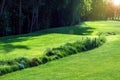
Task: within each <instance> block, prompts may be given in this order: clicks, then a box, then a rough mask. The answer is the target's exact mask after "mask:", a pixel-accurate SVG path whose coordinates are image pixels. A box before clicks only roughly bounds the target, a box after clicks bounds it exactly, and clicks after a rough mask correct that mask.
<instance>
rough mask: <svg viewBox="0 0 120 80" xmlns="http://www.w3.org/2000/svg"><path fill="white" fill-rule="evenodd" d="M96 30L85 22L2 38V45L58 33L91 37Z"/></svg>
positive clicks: (0, 41)
mask: <svg viewBox="0 0 120 80" xmlns="http://www.w3.org/2000/svg"><path fill="white" fill-rule="evenodd" d="M94 29H95V28H91V27H89V26H88V25H86V24H85V23H84V22H82V23H80V24H78V25H74V26H65V27H60V28H52V29H46V30H42V31H38V32H34V33H29V34H23V35H15V36H7V37H0V44H3V45H4V44H6V43H8V44H9V43H13V42H22V41H26V40H30V39H34V37H37V36H44V35H48V34H53V33H58V34H72V35H91V34H92V33H93V31H94Z"/></svg>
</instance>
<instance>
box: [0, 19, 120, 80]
mask: <svg viewBox="0 0 120 80" xmlns="http://www.w3.org/2000/svg"><path fill="white" fill-rule="evenodd" d="M99 32H102V33H104V34H107V35H108V34H109V36H108V37H107V43H106V44H105V45H103V46H101V47H100V48H97V49H94V50H91V51H88V52H83V53H81V54H77V55H73V56H70V57H66V58H63V59H60V60H58V61H53V62H50V63H47V64H45V65H42V66H38V67H34V68H30V69H25V70H23V71H18V72H15V73H11V74H8V75H4V76H1V77H0V80H14V79H17V80H33V79H34V80H119V79H120V75H119V74H120V68H119V66H120V54H119V52H120V46H119V45H120V40H119V39H120V22H116V21H94V22H92V21H91V22H84V23H82V24H80V25H76V26H75V27H65V28H64V27H63V28H56V29H49V30H44V31H42V32H37V33H34V34H32V35H31V34H29V35H25V36H23V37H12V38H11V37H10V38H8V37H6V38H3V39H1V41H0V42H1V43H0V47H1V48H0V49H1V50H0V53H1V54H0V57H2V59H7V57H12V58H15V57H20V56H27V57H31V56H37V55H41V53H42V52H43V51H44V50H45V49H46V48H48V47H57V46H59V45H62V44H64V43H66V42H68V41H69V42H73V41H75V40H78V39H79V38H81V36H86V35H89V36H90V35H91V36H95V35H96V34H98V33H99ZM111 32H113V33H115V34H116V35H110V34H111ZM40 33H42V35H39V34H40ZM43 33H51V34H44V35H43ZM53 33H54V34H53ZM70 34H71V35H70ZM72 34H76V35H72ZM6 42H8V43H6ZM7 45H9V46H8V47H5V46H7ZM11 45H12V47H13V48H11V47H10V46H11ZM16 47H17V48H16ZM7 48H8V50H7ZM9 48H11V49H10V50H9ZM7 51H8V52H7ZM18 52H19V53H18Z"/></svg>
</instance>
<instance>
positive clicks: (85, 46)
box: [46, 36, 106, 60]
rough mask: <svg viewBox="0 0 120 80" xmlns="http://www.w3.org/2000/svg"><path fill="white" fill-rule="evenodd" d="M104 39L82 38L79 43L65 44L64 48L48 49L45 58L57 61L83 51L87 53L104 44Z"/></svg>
mask: <svg viewBox="0 0 120 80" xmlns="http://www.w3.org/2000/svg"><path fill="white" fill-rule="evenodd" d="M105 41H106V38H105V37H104V36H99V37H95V38H83V39H82V40H80V41H76V42H74V43H67V44H65V45H64V46H61V47H58V48H53V49H49V50H47V51H46V56H48V57H49V58H51V59H53V60H54V59H59V58H62V57H64V56H68V55H72V54H76V53H79V52H83V51H88V50H91V49H93V48H96V47H99V46H101V45H102V44H103V43H105Z"/></svg>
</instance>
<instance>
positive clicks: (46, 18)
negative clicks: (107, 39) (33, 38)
mask: <svg viewBox="0 0 120 80" xmlns="http://www.w3.org/2000/svg"><path fill="white" fill-rule="evenodd" d="M106 1H107V0H1V1H0V36H9V35H18V34H26V33H32V32H35V31H40V30H43V29H48V28H54V27H60V26H70V25H75V24H78V23H79V22H82V21H86V20H100V19H101V20H107V19H112V20H119V14H120V11H119V9H120V8H118V7H116V6H114V5H113V3H112V2H106Z"/></svg>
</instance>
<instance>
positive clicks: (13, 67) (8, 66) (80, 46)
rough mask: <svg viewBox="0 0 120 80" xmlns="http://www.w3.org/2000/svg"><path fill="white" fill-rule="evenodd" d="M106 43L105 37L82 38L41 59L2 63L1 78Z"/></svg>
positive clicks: (18, 59)
mask: <svg viewBox="0 0 120 80" xmlns="http://www.w3.org/2000/svg"><path fill="white" fill-rule="evenodd" d="M105 42H106V38H105V37H103V36H99V37H94V38H89V37H87V38H82V39H81V40H80V41H76V42H74V43H67V44H65V45H63V46H60V47H57V48H53V49H47V50H46V51H45V55H44V56H42V57H39V58H32V59H28V58H25V57H21V58H17V59H14V60H11V61H0V64H1V65H4V66H2V67H0V76H1V75H4V74H7V73H10V72H14V71H17V70H22V69H25V68H28V67H34V66H38V65H41V64H45V63H47V62H49V61H52V60H56V59H60V58H63V57H65V56H68V55H73V54H77V53H80V52H83V51H88V50H91V49H94V48H96V47H99V46H101V45H102V44H104V43H105Z"/></svg>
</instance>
